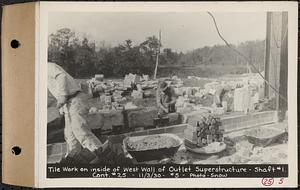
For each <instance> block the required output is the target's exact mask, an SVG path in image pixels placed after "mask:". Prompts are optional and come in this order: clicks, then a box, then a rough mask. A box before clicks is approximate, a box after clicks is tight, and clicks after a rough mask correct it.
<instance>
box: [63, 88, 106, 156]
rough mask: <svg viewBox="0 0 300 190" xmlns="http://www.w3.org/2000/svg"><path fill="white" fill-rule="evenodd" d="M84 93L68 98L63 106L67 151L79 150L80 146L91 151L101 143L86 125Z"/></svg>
mask: <svg viewBox="0 0 300 190" xmlns="http://www.w3.org/2000/svg"><path fill="white" fill-rule="evenodd" d="M85 101H86V100H85V98H84V94H83V93H79V94H78V95H77V96H75V97H74V98H71V99H70V100H68V102H67V103H66V104H65V105H64V106H63V112H64V116H65V129H64V135H65V140H66V142H67V145H68V152H67V154H68V153H70V152H71V151H72V152H73V153H74V152H80V151H81V148H87V149H88V150H90V151H91V152H94V151H95V150H97V149H99V148H100V147H101V146H102V143H101V142H100V141H99V139H98V138H97V137H96V136H95V135H94V134H93V133H92V131H91V129H90V128H89V125H88V112H89V109H88V107H87V103H86V102H85Z"/></svg>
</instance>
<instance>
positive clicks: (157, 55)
mask: <svg viewBox="0 0 300 190" xmlns="http://www.w3.org/2000/svg"><path fill="white" fill-rule="evenodd" d="M160 45H161V31H160V30H159V44H158V49H157V51H156V63H155V70H154V77H153V79H156V75H157V68H158V57H159V53H160Z"/></svg>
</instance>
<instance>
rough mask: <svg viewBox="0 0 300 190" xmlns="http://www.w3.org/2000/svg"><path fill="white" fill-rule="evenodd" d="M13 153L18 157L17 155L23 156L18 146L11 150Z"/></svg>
mask: <svg viewBox="0 0 300 190" xmlns="http://www.w3.org/2000/svg"><path fill="white" fill-rule="evenodd" d="M11 152H12V153H13V154H14V155H16V156H17V155H19V154H21V148H20V147H18V146H14V147H12V148H11Z"/></svg>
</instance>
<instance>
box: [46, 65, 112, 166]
mask: <svg viewBox="0 0 300 190" xmlns="http://www.w3.org/2000/svg"><path fill="white" fill-rule="evenodd" d="M48 90H49V91H50V93H51V94H52V95H53V96H54V97H55V98H56V100H57V109H59V111H60V113H61V114H63V115H64V117H65V129H64V137H65V140H66V142H67V154H66V157H65V158H64V159H63V160H62V161H61V162H62V163H68V161H70V160H72V159H73V158H74V157H76V155H79V154H80V152H81V151H82V148H83V149H84V150H86V149H87V150H89V151H88V152H89V153H91V155H92V156H89V158H90V160H86V161H88V162H89V163H97V162H100V161H102V163H103V162H105V157H106V156H107V155H108V154H109V155H110V157H109V158H107V159H106V160H112V159H115V158H117V156H116V155H115V156H112V155H113V154H112V153H113V152H112V151H111V150H110V148H109V147H108V143H107V141H106V142H105V143H101V142H100V140H99V139H98V138H97V137H96V136H95V135H94V134H93V133H92V131H91V129H90V128H89V126H88V117H87V116H88V112H89V109H88V107H87V102H86V100H87V96H86V95H85V94H84V93H82V92H81V88H80V86H79V85H78V83H77V82H76V81H75V80H74V79H73V78H72V76H71V75H69V74H68V73H67V72H66V71H65V70H64V69H63V68H62V67H60V66H59V65H57V64H55V63H51V62H49V63H48ZM86 152H87V151H86ZM104 153H105V154H104ZM86 154H87V153H86ZM78 157H79V156H78ZM66 160H68V161H66ZM73 160H74V159H73ZM73 160H72V161H73Z"/></svg>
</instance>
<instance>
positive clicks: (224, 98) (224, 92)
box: [214, 85, 233, 110]
mask: <svg viewBox="0 0 300 190" xmlns="http://www.w3.org/2000/svg"><path fill="white" fill-rule="evenodd" d="M232 90H233V89H232V88H231V87H230V86H229V85H223V86H219V87H218V88H217V89H216V90H215V92H214V104H215V105H216V107H224V106H225V105H224V104H226V110H227V109H228V107H231V104H232V100H229V97H228V95H229V93H230V92H231V91H232ZM225 102H226V103H225ZM228 104H230V105H228Z"/></svg>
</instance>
